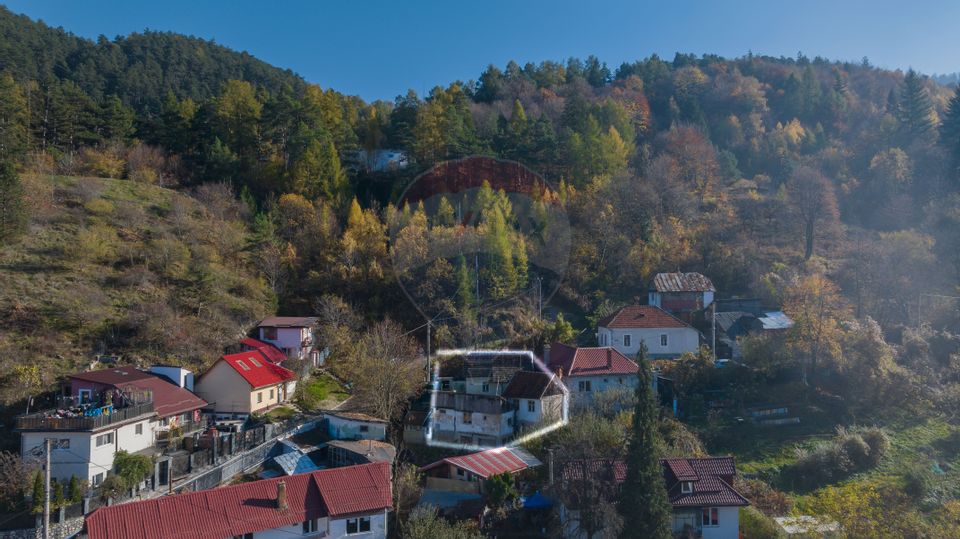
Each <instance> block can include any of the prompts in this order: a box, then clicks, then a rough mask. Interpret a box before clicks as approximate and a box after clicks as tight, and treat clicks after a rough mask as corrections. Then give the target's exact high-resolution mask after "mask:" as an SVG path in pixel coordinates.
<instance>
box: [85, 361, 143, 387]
mask: <svg viewBox="0 0 960 539" xmlns="http://www.w3.org/2000/svg"><path fill="white" fill-rule="evenodd" d="M153 376H154V375H153V374H150V373H148V372H146V371H141V370H140V369H138V368H136V367H134V366H133V365H126V366H123V367H113V368H111V369H101V370H99V371H89V372H79V373H77V374H71V375H70V378H75V379H77V380H84V381H86V382H94V383H97V384H104V385H110V386H116V385H119V384H125V383H127V382H133V381H134V380H144V379H146V378H151V377H153Z"/></svg>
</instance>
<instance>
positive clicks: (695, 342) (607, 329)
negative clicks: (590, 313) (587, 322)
mask: <svg viewBox="0 0 960 539" xmlns="http://www.w3.org/2000/svg"><path fill="white" fill-rule="evenodd" d="M597 342H598V343H599V344H600V346H610V347H613V348H614V349H616V350H617V351H618V352H620V353H621V354H623V355H625V356H627V357H630V358H635V357H637V352H639V351H640V343H644V344H646V346H647V357H648V358H649V359H675V358H678V357H680V356H681V355H683V354H685V353H688V352H689V353H696V352H697V349H699V348H700V332H699V331H697V330H696V329H694V328H693V327H691V326H690V324H687V323H686V322H684V321H683V320H680V319H679V318H677V317H676V316H674V315H672V314H670V313H668V312H666V311H665V310H663V309H661V308H660V307H657V306H654V305H628V306H626V307H622V308H620V309H619V310H617V311H616V312H614V313H612V314H610V315H607V316H606V317H604V318H603V319H601V320H600V322H599V323H598V324H597Z"/></svg>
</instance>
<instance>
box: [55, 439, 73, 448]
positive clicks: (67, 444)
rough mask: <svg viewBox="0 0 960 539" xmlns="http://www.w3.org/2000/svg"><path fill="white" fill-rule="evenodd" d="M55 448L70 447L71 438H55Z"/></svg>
mask: <svg viewBox="0 0 960 539" xmlns="http://www.w3.org/2000/svg"><path fill="white" fill-rule="evenodd" d="M53 448H54V449H70V438H60V439H59V440H53Z"/></svg>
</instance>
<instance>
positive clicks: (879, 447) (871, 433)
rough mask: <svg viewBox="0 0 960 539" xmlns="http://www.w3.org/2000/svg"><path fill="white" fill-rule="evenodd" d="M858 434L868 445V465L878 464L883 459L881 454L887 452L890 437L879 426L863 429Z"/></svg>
mask: <svg viewBox="0 0 960 539" xmlns="http://www.w3.org/2000/svg"><path fill="white" fill-rule="evenodd" d="M860 436H861V437H862V438H863V441H864V442H866V443H867V445H868V446H870V458H869V461H868V463H869V466H870V467H873V466H876V465H877V464H880V460H881V459H883V456H884V455H886V454H887V450H888V449H890V437H889V436H887V433H886V432H884V431H883V429H881V428H879V427H873V428H869V429H864V430H863V431H862V432H861V433H860Z"/></svg>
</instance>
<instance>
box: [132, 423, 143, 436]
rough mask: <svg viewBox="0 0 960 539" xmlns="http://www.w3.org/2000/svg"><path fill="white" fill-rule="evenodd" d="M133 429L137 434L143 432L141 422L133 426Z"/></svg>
mask: <svg viewBox="0 0 960 539" xmlns="http://www.w3.org/2000/svg"><path fill="white" fill-rule="evenodd" d="M133 431H134V432H135V433H137V434H143V423H137V426H136V427H134V428H133Z"/></svg>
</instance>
